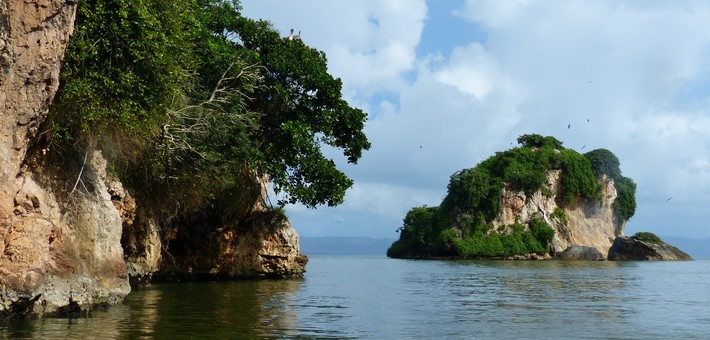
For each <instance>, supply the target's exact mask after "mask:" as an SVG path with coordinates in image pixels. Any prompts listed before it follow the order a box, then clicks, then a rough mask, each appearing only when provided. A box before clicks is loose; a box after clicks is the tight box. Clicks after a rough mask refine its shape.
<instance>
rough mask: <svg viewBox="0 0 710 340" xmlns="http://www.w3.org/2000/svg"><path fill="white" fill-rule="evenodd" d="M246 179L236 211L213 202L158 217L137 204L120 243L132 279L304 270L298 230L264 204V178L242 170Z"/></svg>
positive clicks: (276, 275) (275, 274) (298, 273)
mask: <svg viewBox="0 0 710 340" xmlns="http://www.w3.org/2000/svg"><path fill="white" fill-rule="evenodd" d="M244 183H245V184H248V185H245V190H244V192H242V193H241V195H240V196H241V197H242V200H241V201H240V204H237V205H238V207H237V209H236V212H234V211H232V212H231V213H228V212H225V211H224V210H223V208H220V207H213V208H212V209H203V210H201V211H198V212H195V213H194V215H192V216H187V217H177V218H173V219H171V220H170V221H164V222H162V223H161V222H159V219H158V218H156V217H155V214H153V213H151V212H150V209H146V207H140V205H139V207H138V209H137V211H138V213H137V215H136V218H135V220H132V219H125V220H124V232H123V245H124V248H125V252H126V261H127V263H128V268H129V276H130V278H131V283H132V284H134V285H142V284H145V283H148V282H150V280H151V279H152V278H153V277H155V278H157V279H160V280H170V279H229V278H261V277H266V278H289V277H300V276H302V275H303V273H304V272H305V265H306V263H307V262H308V258H307V257H306V256H304V255H302V254H301V252H300V246H299V236H298V234H297V233H296V230H295V229H293V228H292V227H291V223H290V222H289V220H288V219H287V218H286V216H284V215H283V213H281V212H279V211H277V210H271V209H269V208H267V207H266V206H265V204H264V202H265V199H266V190H267V187H268V179H267V178H266V177H265V176H259V175H257V174H256V173H254V172H253V171H248V170H245V171H244ZM121 205H122V206H131V204H130V203H129V204H127V205H126V204H121ZM129 216H131V214H129ZM125 222H130V223H125Z"/></svg>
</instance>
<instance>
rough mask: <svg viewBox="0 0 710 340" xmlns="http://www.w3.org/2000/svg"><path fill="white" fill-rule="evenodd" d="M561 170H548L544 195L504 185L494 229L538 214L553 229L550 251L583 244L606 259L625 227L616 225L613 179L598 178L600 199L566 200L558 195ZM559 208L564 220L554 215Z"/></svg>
mask: <svg viewBox="0 0 710 340" xmlns="http://www.w3.org/2000/svg"><path fill="white" fill-rule="evenodd" d="M561 173H562V171H561V170H551V171H549V172H548V174H547V182H546V184H545V186H546V187H547V189H549V191H550V192H549V193H548V194H547V195H546V194H543V193H542V192H541V191H537V192H535V193H534V194H533V195H532V196H531V197H527V196H526V195H525V193H524V192H522V191H513V190H510V189H509V188H506V187H504V188H503V194H502V195H501V212H500V214H499V215H498V218H496V220H494V221H493V225H494V227H495V229H498V228H499V227H501V228H503V229H504V228H505V226H508V225H511V224H513V223H515V222H516V219H517V220H519V221H521V222H527V221H529V220H530V219H531V218H533V217H539V218H542V219H544V220H545V222H547V224H549V225H550V226H551V227H552V228H553V229H555V236H554V238H553V239H552V251H553V253H561V252H563V251H564V250H566V249H568V248H569V247H571V246H585V247H591V248H594V249H596V250H597V251H599V253H601V254H602V255H603V256H604V257H605V258H606V255H607V253H608V251H609V247H610V246H611V244H612V242H613V241H614V239H615V238H616V237H617V236H619V235H622V234H623V229H624V224H619V223H618V222H617V221H616V219H615V217H614V208H613V204H614V200H615V199H616V196H617V193H616V188H615V187H614V181H613V180H612V179H610V178H608V177H606V176H605V177H603V178H602V179H601V184H602V199H601V201H599V200H588V199H583V198H575V199H574V200H572V202H569V203H568V202H564V201H563V199H562V198H561V197H562V195H561V192H562V189H561V185H562V181H561V177H560V176H561ZM558 208H559V209H563V210H564V212H565V216H566V219H567V221H566V223H565V222H564V221H562V220H561V219H560V218H558V217H556V216H555V214H554V212H555V210H556V209H558ZM503 232H505V230H503Z"/></svg>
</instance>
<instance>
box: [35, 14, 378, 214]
mask: <svg viewBox="0 0 710 340" xmlns="http://www.w3.org/2000/svg"><path fill="white" fill-rule="evenodd" d="M240 10H241V7H240V5H239V2H238V1H236V0H233V1H222V0H179V1H178V0H130V1H129V0H86V1H81V2H79V4H78V13H77V19H76V27H75V30H74V36H73V38H72V39H71V41H70V43H69V45H68V47H67V51H66V54H65V58H64V62H63V63H64V64H63V67H62V71H61V75H60V83H61V84H60V87H59V90H58V93H57V96H56V99H55V102H54V104H53V106H52V107H51V110H50V114H49V117H48V119H47V121H46V122H45V124H44V126H43V129H44V133H43V134H42V135H43V136H45V140H43V141H42V142H43V143H44V145H45V148H46V149H49V150H52V152H54V153H56V154H59V157H62V158H64V157H66V156H72V155H73V156H74V158H79V159H81V158H83V156H84V153H85V152H86V150H87V146H88V145H89V144H92V145H96V146H98V147H99V148H100V149H102V150H103V151H104V153H105V155H106V156H108V160H109V163H110V168H111V170H112V172H113V173H114V174H115V175H116V176H118V177H119V178H120V179H121V181H122V182H123V183H124V186H126V187H127V188H129V190H130V191H131V192H133V193H134V194H135V195H136V196H138V197H139V198H140V199H143V200H144V201H146V200H151V199H155V200H159V201H160V202H161V203H160V204H172V205H173V206H169V207H164V208H163V209H162V210H163V211H166V212H170V213H171V214H174V213H173V212H175V211H177V214H180V213H183V214H188V213H190V212H192V211H196V210H199V209H202V208H204V207H212V206H220V207H229V206H230V205H232V203H234V202H237V201H239V199H240V195H239V193H240V192H244V191H245V190H246V189H247V188H246V187H247V186H248V185H250V184H249V180H248V178H249V176H251V175H252V174H253V173H254V172H255V173H257V174H258V175H266V176H268V178H269V179H270V180H271V181H272V183H273V187H274V189H275V191H276V192H277V193H278V192H281V193H283V194H284V198H283V200H282V201H281V202H279V203H280V204H285V203H295V202H301V203H303V204H304V205H306V206H308V207H315V206H317V205H321V204H327V205H329V206H332V205H337V204H340V203H341V202H342V201H343V198H344V194H345V191H346V190H347V189H348V188H349V187H351V186H352V180H351V179H350V178H348V177H347V176H346V175H345V174H344V173H343V172H341V171H340V170H338V169H337V168H336V166H335V162H334V161H333V160H331V159H329V158H328V157H326V156H325V155H324V154H323V152H322V148H323V147H324V146H329V147H333V148H336V149H340V150H341V151H342V153H343V155H344V157H345V158H346V159H347V161H348V162H350V163H356V162H357V161H358V159H359V158H360V157H361V155H362V152H363V151H364V150H367V149H369V147H370V143H369V142H368V140H367V138H366V136H365V134H364V133H363V131H362V130H363V127H364V123H365V121H366V118H367V115H366V113H365V112H363V111H361V110H359V109H357V108H353V107H351V106H349V105H348V103H347V102H346V101H345V100H343V99H342V93H341V88H342V84H341V81H340V79H337V78H334V77H333V76H331V75H330V74H329V73H328V72H327V65H326V57H325V54H324V53H323V52H321V51H318V50H316V49H313V48H311V47H308V46H307V45H306V44H305V43H304V42H303V41H301V40H300V39H287V38H284V37H282V36H280V34H279V32H277V31H276V30H274V29H273V28H272V27H271V25H270V24H269V23H268V22H266V21H260V20H253V19H249V18H246V17H244V16H242V15H241V13H240ZM252 177H253V176H252ZM171 202H172V203H171Z"/></svg>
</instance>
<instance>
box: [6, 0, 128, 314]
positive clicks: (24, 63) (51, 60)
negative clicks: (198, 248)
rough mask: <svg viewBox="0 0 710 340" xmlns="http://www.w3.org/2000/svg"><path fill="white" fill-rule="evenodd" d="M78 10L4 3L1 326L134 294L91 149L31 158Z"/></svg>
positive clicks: (101, 165) (27, 1) (57, 2)
mask: <svg viewBox="0 0 710 340" xmlns="http://www.w3.org/2000/svg"><path fill="white" fill-rule="evenodd" d="M75 11H76V2H75V1H61V0H54V1H32V0H24V1H6V0H3V1H0V111H2V114H1V115H0V218H1V220H0V235H1V237H2V240H3V242H2V243H0V315H1V316H3V317H5V318H8V317H24V316H41V315H61V314H67V313H74V312H81V311H86V310H88V309H90V308H92V306H95V305H104V304H113V303H117V302H119V301H121V300H122V298H123V297H124V296H125V295H126V294H127V293H128V292H129V290H130V287H129V286H128V281H127V273H126V267H125V263H124V262H123V251H122V249H121V247H120V242H119V240H120V235H121V229H120V223H121V218H120V216H119V215H118V213H117V212H116V209H115V208H114V206H113V205H112V204H111V201H110V197H109V195H108V194H107V191H106V187H105V184H104V183H105V182H104V180H105V178H106V176H105V167H106V164H105V162H104V161H103V158H102V157H101V155H100V154H98V153H95V152H93V151H92V150H91V149H90V148H87V149H85V150H84V152H82V153H81V154H78V153H71V152H68V153H67V155H66V156H65V157H64V158H62V159H59V158H56V159H55V158H52V157H51V156H50V155H49V154H48V153H47V150H34V151H32V146H33V144H34V142H35V141H36V140H37V138H38V136H37V131H38V128H39V126H40V124H41V123H42V122H43V121H44V120H45V118H46V116H47V110H48V108H49V104H50V103H51V101H52V99H53V97H54V95H55V93H56V91H57V88H58V85H59V82H58V78H59V71H60V67H61V61H62V57H63V54H64V50H65V48H66V45H67V43H68V40H69V37H70V35H71V33H72V29H73V22H74V17H75ZM74 156H76V157H74ZM70 183H71V184H70ZM73 183H76V185H75V186H74V189H72V186H71V185H72V184H73Z"/></svg>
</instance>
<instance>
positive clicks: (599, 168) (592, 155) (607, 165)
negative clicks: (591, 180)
mask: <svg viewBox="0 0 710 340" xmlns="http://www.w3.org/2000/svg"><path fill="white" fill-rule="evenodd" d="M584 156H586V157H587V158H589V160H590V161H591V162H592V167H593V168H594V171H595V172H596V173H597V174H598V175H601V174H606V175H607V176H609V177H610V178H613V179H618V178H619V177H621V169H619V164H620V163H619V158H617V157H616V155H614V153H612V152H611V151H609V150H607V149H596V150H592V151H589V152H587V153H585V154H584Z"/></svg>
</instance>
